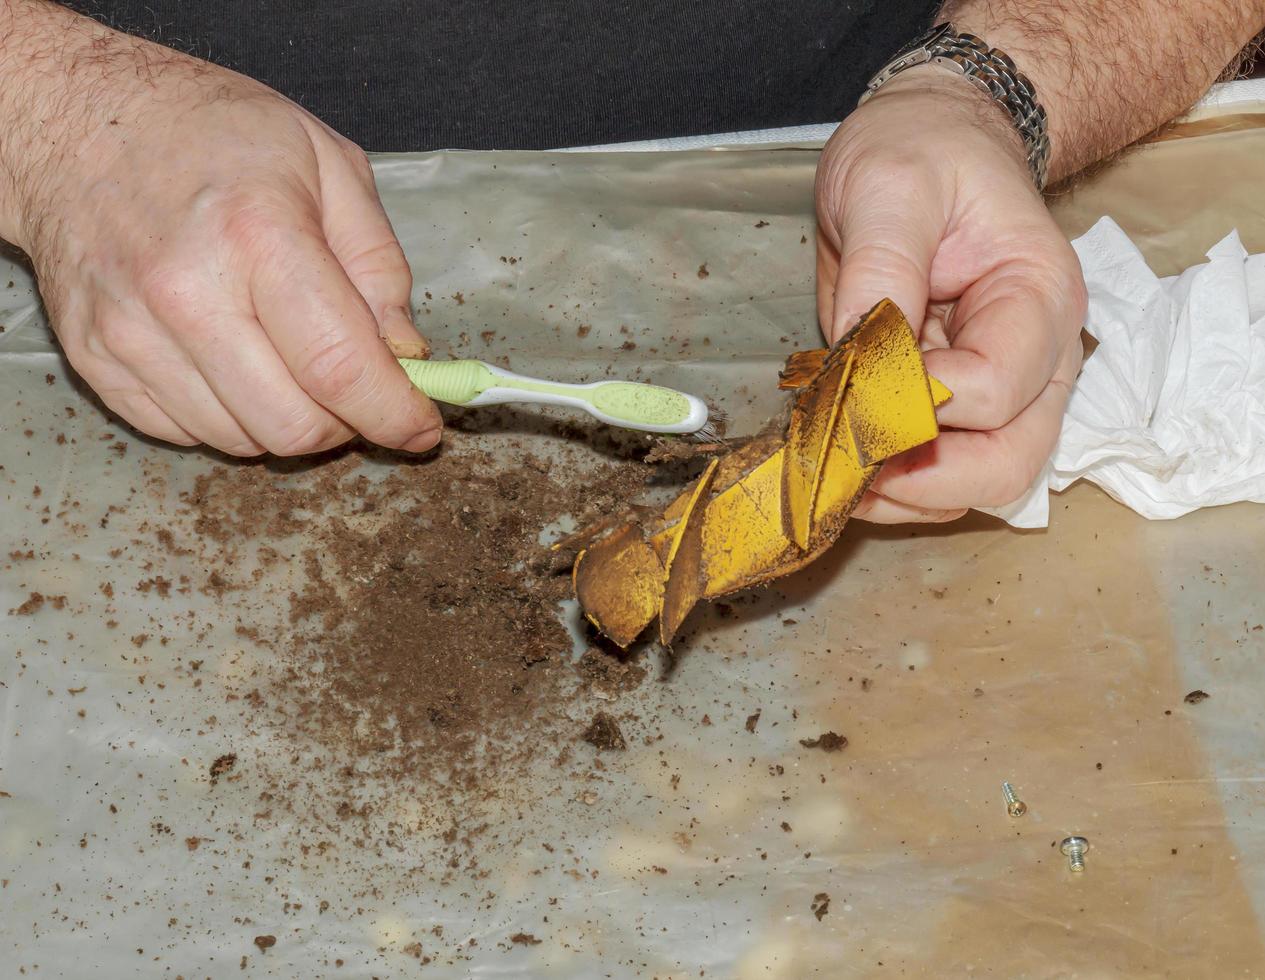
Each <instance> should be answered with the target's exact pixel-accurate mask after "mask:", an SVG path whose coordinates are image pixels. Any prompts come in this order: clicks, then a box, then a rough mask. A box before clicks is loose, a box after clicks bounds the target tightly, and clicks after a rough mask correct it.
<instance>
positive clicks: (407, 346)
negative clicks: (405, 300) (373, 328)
mask: <svg viewBox="0 0 1265 980" xmlns="http://www.w3.org/2000/svg"><path fill="white" fill-rule="evenodd" d="M381 334H382V339H383V340H385V341H386V342H387V346H388V347H390V348H391V353H392V354H394V355H395V356H396V357H422V358H425V357H430V344H428V343H427V342H426V338H424V337H423V336H422V335H421V334H420V333H418V331H417V327H416V326H415V325H414V324H413V315H412V314H411V313H409V311H408V310H407V309H406V308H405V307H403V306H392V307H389V308H388V309H387V310H386V311H385V312H383V314H382V326H381Z"/></svg>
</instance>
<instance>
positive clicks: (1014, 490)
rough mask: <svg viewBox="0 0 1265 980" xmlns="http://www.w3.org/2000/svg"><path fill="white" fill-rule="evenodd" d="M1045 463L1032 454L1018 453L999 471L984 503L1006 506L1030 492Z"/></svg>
mask: <svg viewBox="0 0 1265 980" xmlns="http://www.w3.org/2000/svg"><path fill="white" fill-rule="evenodd" d="M1044 465H1045V460H1044V459H1034V458H1032V457H1031V456H1030V454H1026V453H1025V454H1017V455H1016V456H1015V457H1013V458H1012V459H1011V460H1009V461H1008V465H1006V466H1005V467H1004V468H1003V469H1002V470H1001V471H1000V472H999V473H997V474H996V476H995V478H994V479H993V481H992V483H991V485H990V486H989V487H988V489H987V491H986V492H985V495H984V497H985V499H984V500H983V501H982V503H983V504H984V505H985V506H987V507H1005V506H1006V505H1007V504H1013V503H1014V502H1015V501H1016V500H1018V499H1019V498H1020V497H1022V496H1023V495H1024V494H1025V493H1027V492H1028V488H1029V487H1031V486H1032V483H1033V481H1034V480H1036V478H1037V474H1038V473H1040V472H1041V467H1042V466H1044Z"/></svg>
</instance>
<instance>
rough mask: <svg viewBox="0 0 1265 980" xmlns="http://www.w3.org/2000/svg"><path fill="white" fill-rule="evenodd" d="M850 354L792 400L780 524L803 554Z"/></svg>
mask: <svg viewBox="0 0 1265 980" xmlns="http://www.w3.org/2000/svg"><path fill="white" fill-rule="evenodd" d="M854 357H855V353H854V352H853V351H851V350H849V351H848V352H847V353H846V355H845V356H842V357H837V358H836V357H832V358H830V359H828V360H827V361H826V362H825V364H824V365H823V367H822V371H821V374H820V376H819V377H817V378H815V379H814V380H813V382H812V383H811V384H809V385H808V386H807V387H805V388H803V389H802V390H801V391H800V393H799V395H798V397H796V399H795V407H794V408H793V409H792V410H791V420H790V423H789V424H788V425H787V428H786V448H785V450H784V451H785V454H786V459H785V462H784V464H783V466H782V523H783V525H784V527H785V531H786V536H787V537H788V538H790V539H791V540H792V541H794V542H795V543H796V544H797V545H799V547H800V548H803V549H804V550H807V549H808V541H809V537H810V536H811V531H812V520H813V504H814V502H815V501H816V499H817V490H818V488H819V487H820V486H821V477H822V473H823V471H824V467H825V461H826V453H827V451H828V449H829V447H830V436H831V433H833V432H834V430H835V423H836V421H837V420H838V418H839V409H840V407H841V406H842V405H843V395H844V392H845V391H846V390H847V385H848V375H849V373H850V372H851V370H852V363H853V360H854Z"/></svg>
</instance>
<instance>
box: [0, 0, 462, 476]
mask: <svg viewBox="0 0 1265 980" xmlns="http://www.w3.org/2000/svg"><path fill="white" fill-rule="evenodd" d="M0 21H4V23H0V27H3V28H4V29H5V30H4V37H5V40H4V41H3V42H2V43H3V47H4V50H3V52H0V55H2V57H3V64H4V68H3V73H4V75H5V79H4V80H5V81H6V82H7V84H6V86H5V87H6V88H7V90H8V91H9V93H10V94H9V95H7V96H6V99H7V100H8V104H6V105H3V106H0V109H3V118H4V119H5V121H6V128H8V133H7V136H6V137H0V151H2V156H3V163H4V176H5V177H6V178H7V182H6V183H5V185H4V187H3V188H2V189H0V235H3V236H4V237H5V238H8V239H9V240H11V241H13V242H14V243H16V244H18V245H19V246H21V247H22V248H23V249H25V250H26V251H27V252H28V254H29V255H30V256H31V259H32V261H33V263H34V265H35V269H36V272H37V274H38V276H39V284H40V292H41V294H42V295H43V297H44V301H45V304H46V306H47V309H48V311H49V315H50V318H51V320H52V324H53V327H54V329H55V330H56V332H57V335H58V337H59V338H60V340H61V343H62V346H63V348H64V350H65V352H66V356H67V357H68V358H69V360H70V363H71V364H72V365H73V366H74V368H75V369H76V370H77V371H78V372H79V373H80V374H81V375H82V376H83V378H84V380H85V381H87V383H88V384H89V385H91V386H92V387H93V388H94V389H95V390H96V391H97V393H98V394H99V395H100V396H101V398H102V399H103V400H104V401H105V402H106V404H107V405H108V406H109V407H110V408H112V409H113V410H114V411H116V412H118V413H119V414H120V415H121V416H123V417H124V418H125V419H126V420H127V421H128V422H130V423H131V424H133V425H134V426H136V427H137V428H138V429H141V430H142V431H144V432H147V433H149V434H150V435H154V436H157V437H159V438H161V439H165V440H167V441H169V442H174V443H179V444H182V445H193V444H195V443H207V444H208V445H211V446H214V447H216V448H217V449H221V450H223V451H225V452H228V453H233V454H235V455H254V454H258V453H261V452H264V451H269V452H273V453H278V454H283V455H288V454H297V453H308V452H315V451H318V450H322V449H327V448H329V447H332V446H335V445H337V444H339V443H341V442H344V441H345V440H347V439H348V438H350V437H351V436H352V435H353V434H354V433H356V432H359V433H362V434H363V435H364V436H366V437H367V438H369V439H371V440H372V441H374V442H377V443H380V444H382V445H386V446H391V447H397V448H402V449H406V450H412V451H421V450H424V449H428V448H430V447H431V446H433V445H434V444H435V443H436V442H437V441H438V439H439V434H440V419H439V415H438V413H437V412H436V411H435V408H434V406H433V405H432V404H431V403H430V402H429V401H428V400H427V399H426V398H425V397H424V396H423V395H422V394H421V393H420V392H418V391H417V390H416V389H414V388H413V386H412V385H411V384H409V382H408V379H407V378H406V377H405V375H404V372H403V371H401V370H400V368H399V366H398V365H397V364H396V363H395V360H394V358H393V357H392V356H391V354H390V352H389V350H388V348H387V346H386V344H384V343H383V342H382V339H381V337H389V338H391V339H392V340H395V341H397V342H400V343H402V344H407V343H408V342H409V341H412V342H414V343H416V342H417V340H418V336H417V334H416V332H415V330H414V329H413V325H412V319H411V316H410V314H409V312H408V307H409V293H410V289H411V275H410V272H409V267H408V264H407V263H406V261H405V259H404V255H403V253H402V251H401V249H400V246H399V243H398V242H397V241H396V238H395V235H394V233H393V232H392V230H391V226H390V223H389V222H388V220H387V217H386V214H385V213H384V211H383V209H382V205H381V203H380V202H379V200H378V196H377V192H376V190H375V187H374V181H373V175H372V173H371V171H370V169H369V165H368V162H367V160H366V158H365V156H364V154H363V153H362V152H361V151H360V150H359V148H357V147H356V146H354V145H353V144H351V143H349V142H348V141H347V140H345V139H343V138H342V137H340V136H338V135H337V134H335V133H334V132H333V131H331V130H330V129H328V128H327V127H325V126H324V125H322V124H321V123H320V122H318V121H317V120H316V119H314V118H313V117H312V116H310V115H308V114H307V113H306V112H304V111H303V110H302V109H300V108H298V107H297V106H295V105H294V104H293V103H291V102H288V101H287V100H285V99H283V98H282V97H281V96H279V95H277V94H276V93H274V92H272V91H271V90H270V89H268V88H266V87H265V86H262V85H260V84H258V83H256V82H253V81H251V80H249V79H246V78H244V77H242V76H240V75H236V74H234V73H232V72H229V71H226V70H223V69H220V68H216V67H214V66H211V65H208V64H205V63H203V62H200V61H197V60H196V59H193V58H188V57H185V56H183V55H180V54H177V53H175V52H172V51H169V50H167V49H166V48H162V47H159V46H157V45H153V44H149V43H147V42H144V41H140V40H137V39H134V38H130V37H126V36H123V35H119V34H116V33H114V32H111V31H108V30H106V29H105V28H102V27H100V26H99V25H97V24H95V23H93V22H91V21H88V20H86V19H84V18H79V17H75V16H74V15H71V14H69V13H68V12H66V11H64V10H61V9H59V8H56V7H53V6H52V5H48V4H38V3H27V2H5V3H3V4H0ZM15 87H17V88H18V90H19V91H18V94H17V95H16V96H15V95H14V94H13V91H14V89H15ZM14 99H17V100H18V102H14V101H13V100H14ZM10 121H12V122H13V125H12V126H8V123H9V122H10Z"/></svg>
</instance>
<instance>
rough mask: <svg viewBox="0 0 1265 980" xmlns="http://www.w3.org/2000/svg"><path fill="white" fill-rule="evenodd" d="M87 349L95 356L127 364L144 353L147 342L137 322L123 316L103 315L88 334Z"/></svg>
mask: <svg viewBox="0 0 1265 980" xmlns="http://www.w3.org/2000/svg"><path fill="white" fill-rule="evenodd" d="M87 349H88V353H89V354H90V355H91V356H93V357H95V358H99V359H102V360H104V359H106V358H113V359H114V360H116V361H120V362H122V363H124V364H127V363H131V362H133V361H135V360H136V359H137V358H138V357H141V356H143V355H144V349H145V343H144V341H143V340H142V339H141V338H140V331H139V330H138V329H137V327H136V324H135V323H132V322H131V321H130V320H128V319H126V318H125V317H122V316H103V317H101V318H100V319H99V320H98V321H97V324H96V329H95V330H93V331H92V332H91V333H90V334H89V336H88V341H87Z"/></svg>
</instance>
